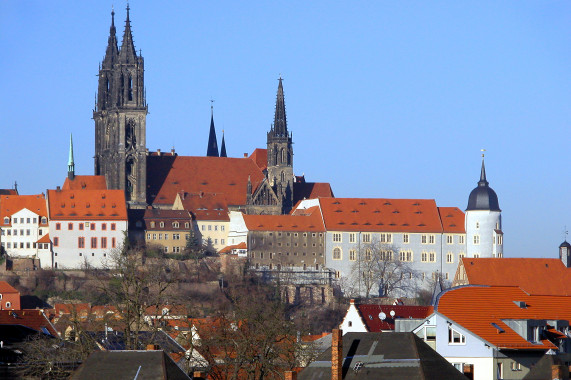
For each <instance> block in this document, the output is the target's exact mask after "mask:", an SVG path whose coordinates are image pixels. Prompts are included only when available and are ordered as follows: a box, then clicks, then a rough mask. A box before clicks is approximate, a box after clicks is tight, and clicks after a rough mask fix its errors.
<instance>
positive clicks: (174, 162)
mask: <svg viewBox="0 0 571 380" xmlns="http://www.w3.org/2000/svg"><path fill="white" fill-rule="evenodd" d="M98 76H99V83H98V91H97V102H96V106H95V109H94V111H93V119H94V121H95V162H94V166H95V175H102V176H105V178H106V180H107V185H108V187H109V189H121V190H124V191H125V198H126V200H127V204H128V206H129V209H130V210H137V209H146V208H148V207H152V208H160V209H169V208H171V207H172V205H173V204H174V201H175V198H176V195H177V194H179V193H181V192H183V193H188V194H206V193H208V194H217V196H219V197H223V198H224V201H225V203H226V204H227V207H228V210H230V211H234V210H236V211H238V210H239V211H243V212H245V213H254V214H287V213H289V212H290V211H291V209H292V207H293V206H294V204H295V203H296V202H297V201H299V200H301V199H304V198H306V197H315V196H332V195H333V193H332V191H331V188H330V186H329V184H325V183H322V184H317V183H309V182H305V179H304V178H303V177H296V176H295V175H294V171H293V145H292V144H293V143H292V134H291V132H290V131H288V126H287V119H286V107H285V98H284V90H283V83H282V78H281V77H280V78H279V84H278V89H277V96H276V107H275V117H274V122H273V124H272V126H271V129H270V131H269V132H267V149H256V150H255V151H254V152H253V153H252V154H251V155H250V156H248V157H242V158H230V157H226V145H225V141H224V137H223V139H222V144H221V150H220V152H219V151H218V144H217V141H216V131H215V127H214V115H213V113H212V114H211V122H210V135H209V141H208V145H207V154H206V157H204V156H201V157H198V156H179V155H178V154H176V153H175V152H174V149H173V150H172V151H170V152H161V151H160V150H157V151H156V152H149V150H148V149H147V147H146V137H145V136H146V128H147V123H146V117H147V113H148V107H147V103H146V99H145V98H146V96H145V80H144V59H143V57H142V56H141V55H140V53H139V54H137V51H136V50H135V45H134V42H133V35H132V31H131V20H130V18H129V7H128V6H127V17H126V21H125V29H124V31H123V38H122V42H121V47H120V48H119V44H118V40H117V35H116V28H115V13H114V12H111V27H110V30H109V37H108V42H107V49H106V52H105V56H104V58H103V61H102V62H101V64H100V68H99V75H98Z"/></svg>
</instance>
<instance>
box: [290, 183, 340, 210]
mask: <svg viewBox="0 0 571 380" xmlns="http://www.w3.org/2000/svg"><path fill="white" fill-rule="evenodd" d="M293 196H294V200H293V203H294V204H295V203H297V202H298V201H301V200H303V199H313V198H332V197H333V190H331V185H330V184H329V183H325V182H324V183H319V182H305V181H304V182H294V184H293Z"/></svg>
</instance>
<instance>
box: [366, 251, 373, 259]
mask: <svg viewBox="0 0 571 380" xmlns="http://www.w3.org/2000/svg"><path fill="white" fill-rule="evenodd" d="M372 256H373V253H372V252H371V250H370V249H368V248H367V250H366V251H365V260H367V261H371V259H372Z"/></svg>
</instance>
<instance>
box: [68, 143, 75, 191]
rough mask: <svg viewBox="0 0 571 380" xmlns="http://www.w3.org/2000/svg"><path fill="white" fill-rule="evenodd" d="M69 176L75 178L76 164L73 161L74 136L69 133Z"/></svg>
mask: <svg viewBox="0 0 571 380" xmlns="http://www.w3.org/2000/svg"><path fill="white" fill-rule="evenodd" d="M67 178H69V179H70V180H73V179H74V178H75V164H74V162H73V136H72V134H70V135H69V158H68V160H67Z"/></svg>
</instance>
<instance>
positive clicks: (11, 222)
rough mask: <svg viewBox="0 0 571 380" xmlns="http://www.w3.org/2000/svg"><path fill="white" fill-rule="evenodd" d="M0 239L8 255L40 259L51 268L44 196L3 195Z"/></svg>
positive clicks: (42, 263)
mask: <svg viewBox="0 0 571 380" xmlns="http://www.w3.org/2000/svg"><path fill="white" fill-rule="evenodd" d="M0 239H1V242H2V243H1V244H2V247H3V248H4V249H5V250H6V252H7V253H8V255H10V256H12V257H20V258H22V257H26V258H34V259H39V260H40V266H41V267H42V268H51V267H52V250H51V243H50V238H49V230H48V212H47V207H46V199H45V197H44V195H43V194H39V195H3V196H1V198H0Z"/></svg>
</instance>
